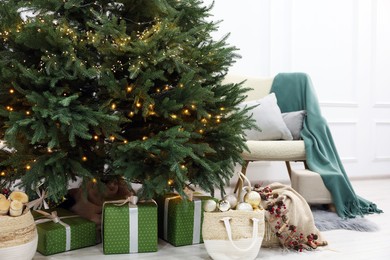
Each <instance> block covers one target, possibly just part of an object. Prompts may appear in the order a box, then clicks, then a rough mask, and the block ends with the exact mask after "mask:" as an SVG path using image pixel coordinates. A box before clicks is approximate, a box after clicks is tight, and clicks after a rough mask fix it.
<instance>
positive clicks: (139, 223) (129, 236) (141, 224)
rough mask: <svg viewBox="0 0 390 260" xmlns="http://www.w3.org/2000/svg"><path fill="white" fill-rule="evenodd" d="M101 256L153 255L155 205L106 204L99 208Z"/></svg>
mask: <svg viewBox="0 0 390 260" xmlns="http://www.w3.org/2000/svg"><path fill="white" fill-rule="evenodd" d="M102 225H103V227H102V238H103V252H104V254H129V253H143V252H156V251H157V246H158V237H157V205H156V202H155V201H148V202H138V203H134V204H133V203H131V202H128V201H127V200H126V201H124V200H122V201H109V202H105V203H104V205H103V223H102Z"/></svg>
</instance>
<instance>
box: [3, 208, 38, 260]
mask: <svg viewBox="0 0 390 260" xmlns="http://www.w3.org/2000/svg"><path fill="white" fill-rule="evenodd" d="M37 244H38V234H37V229H36V226H35V222H34V218H33V216H32V215H31V212H30V210H29V209H27V210H25V211H24V212H23V214H22V215H21V216H19V217H11V216H0V258H1V259H7V260H31V259H32V258H33V257H34V255H35V251H36V250H37ZM3 257H4V258H3Z"/></svg>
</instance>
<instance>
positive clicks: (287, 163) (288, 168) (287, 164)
mask: <svg viewBox="0 0 390 260" xmlns="http://www.w3.org/2000/svg"><path fill="white" fill-rule="evenodd" d="M302 162H303V165H304V166H305V169H306V170H308V169H309V166H307V163H306V160H304V161H302ZM285 163H286V167H287V172H288V177H290V180H291V165H290V162H289V161H285Z"/></svg>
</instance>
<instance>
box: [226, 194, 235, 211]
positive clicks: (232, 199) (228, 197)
mask: <svg viewBox="0 0 390 260" xmlns="http://www.w3.org/2000/svg"><path fill="white" fill-rule="evenodd" d="M223 199H224V200H226V201H229V203H230V207H231V208H232V209H234V208H236V206H237V203H238V200H237V197H236V196H235V195H233V194H229V195H226V196H225V197H224V198H223Z"/></svg>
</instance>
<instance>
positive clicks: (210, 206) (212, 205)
mask: <svg viewBox="0 0 390 260" xmlns="http://www.w3.org/2000/svg"><path fill="white" fill-rule="evenodd" d="M216 209H217V202H215V200H206V201H205V202H204V205H203V210H204V211H206V212H213V211H215V210H216Z"/></svg>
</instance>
